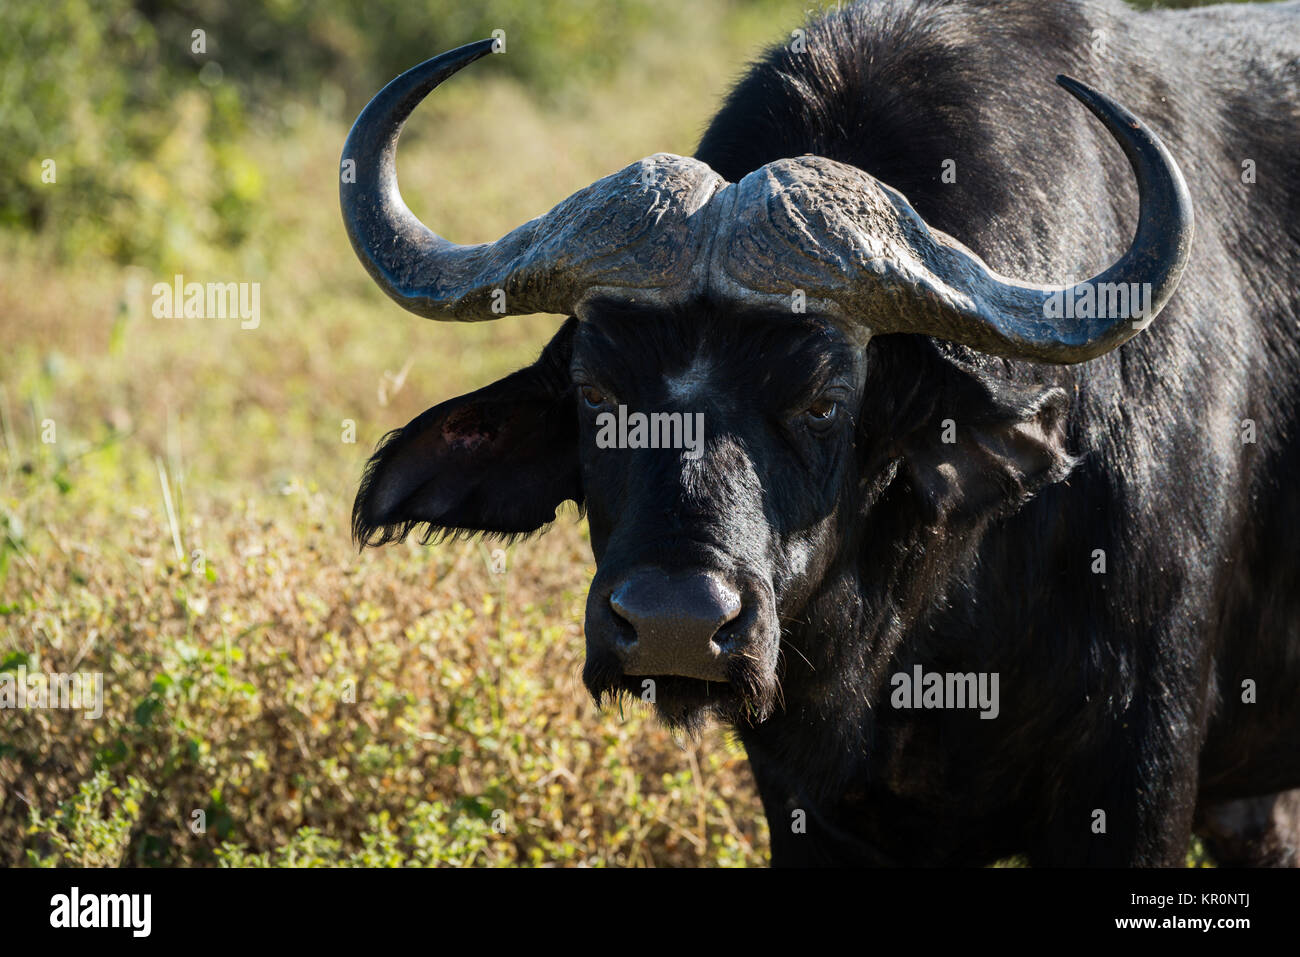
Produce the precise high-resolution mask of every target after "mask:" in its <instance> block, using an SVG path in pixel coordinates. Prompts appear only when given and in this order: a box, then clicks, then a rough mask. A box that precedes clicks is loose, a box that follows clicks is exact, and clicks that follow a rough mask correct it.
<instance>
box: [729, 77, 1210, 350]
mask: <svg viewBox="0 0 1300 957" xmlns="http://www.w3.org/2000/svg"><path fill="white" fill-rule="evenodd" d="M1057 82H1058V83H1059V84H1060V85H1061V86H1063V87H1065V89H1067V90H1068V91H1069V92H1070V93H1072V94H1073V95H1074V96H1075V97H1076V98H1078V99H1079V100H1081V101H1082V102H1083V104H1084V105H1085V106H1087V107H1088V109H1090V110H1091V111H1092V112H1093V113H1094V114H1095V115H1096V116H1097V118H1098V119H1100V120H1101V121H1102V123H1103V124H1104V125H1105V126H1106V129H1107V130H1109V131H1110V134H1111V135H1112V136H1113V137H1114V138H1115V139H1116V141H1117V142H1118V143H1119V145H1120V147H1121V148H1122V149H1123V150H1124V153H1125V155H1126V156H1127V157H1128V159H1129V163H1130V165H1131V166H1132V167H1133V171H1134V173H1135V174H1136V175H1137V182H1138V198H1139V212H1138V226H1137V233H1136V235H1135V236H1134V239H1133V242H1132V244H1131V246H1130V247H1129V249H1128V251H1127V252H1126V253H1125V254H1124V255H1123V256H1122V257H1121V258H1120V259H1119V261H1118V262H1116V263H1115V264H1114V265H1113V266H1111V267H1110V268H1109V269H1107V270H1105V271H1104V272H1102V273H1100V274H1099V275H1097V276H1094V277H1093V278H1091V279H1087V280H1084V281H1083V282H1080V283H1075V284H1073V285H1068V286H1040V285H1034V284H1030V283H1022V282H1018V281H1016V280H1013V279H1008V278H1006V277H1003V276H1000V275H998V274H997V273H996V272H994V271H993V270H992V269H990V268H989V267H988V266H987V265H985V263H984V262H983V260H981V259H980V258H979V257H978V256H976V255H975V253H973V252H971V251H970V250H969V249H967V248H966V247H965V246H963V245H962V244H961V243H959V242H958V241H957V240H955V239H953V238H952V237H951V236H948V235H946V234H944V233H942V232H940V231H938V230H932V229H930V227H929V226H927V225H926V223H925V222H924V220H922V219H921V217H920V216H919V215H918V214H917V213H916V211H915V210H914V209H912V207H911V205H909V204H908V202H907V200H906V199H904V198H903V196H902V195H901V194H900V193H898V192H897V191H896V190H894V189H892V188H890V187H888V186H886V185H885V184H883V183H880V182H879V181H878V180H876V179H875V178H873V177H871V176H870V175H868V174H866V173H864V172H862V171H861V170H858V169H856V168H854V167H850V166H845V165H844V164H841V163H836V162H834V161H832V160H827V159H823V158H821V157H815V156H804V157H799V158H798V159H790V160H778V161H776V162H774V163H770V164H768V165H767V166H764V167H763V168H761V169H759V170H756V171H755V172H753V173H750V174H749V175H748V176H746V177H745V178H744V179H743V180H741V182H740V183H738V184H736V187H735V191H736V197H735V201H734V205H733V207H732V210H733V211H732V212H731V214H730V215H729V216H728V217H727V220H728V222H727V226H726V228H725V230H724V233H725V235H724V236H722V237H720V239H719V243H718V246H717V248H716V250H715V255H716V259H715V262H714V266H713V269H712V274H711V276H710V284H711V286H712V287H713V289H714V290H715V291H716V293H718V294H720V295H724V296H727V297H729V298H747V299H749V300H751V301H752V300H759V301H766V302H767V304H769V305H776V304H777V303H779V302H782V301H784V302H787V303H788V301H789V295H790V290H791V289H794V288H798V289H801V290H803V291H804V294H805V296H806V297H807V299H808V300H810V301H813V302H816V303H818V306H819V307H820V308H822V309H824V310H825V311H827V312H828V313H830V314H832V315H835V316H837V317H838V318H840V319H841V320H842V321H843V322H844V323H845V324H846V325H849V326H858V327H862V326H865V327H866V328H865V330H863V331H865V332H866V333H868V334H870V335H880V334H884V333H890V332H914V333H924V334H927V335H933V336H936V337H938V338H941V339H949V340H952V341H954V342H960V343H963V344H965V345H968V346H971V347H972V348H975V349H978V350H980V351H981V352H986V353H991V354H994V355H1000V356H1005V357H1007V358H1021V359H1036V360H1041V361H1047V362H1055V363H1072V362H1082V361H1084V360H1086V359H1091V358H1094V357H1096V356H1099V355H1101V354H1103V353H1105V352H1108V351H1109V350H1111V349H1114V348H1115V347H1116V346H1118V345H1120V344H1121V343H1123V342H1125V341H1127V340H1128V339H1129V338H1131V337H1132V336H1134V335H1136V334H1137V332H1138V331H1140V330H1141V329H1143V328H1145V327H1146V325H1147V323H1149V322H1150V320H1151V319H1152V318H1154V317H1155V315H1156V313H1158V312H1159V311H1160V310H1161V308H1163V307H1164V305H1165V303H1166V302H1168V300H1169V297H1170V296H1171V295H1172V294H1173V291H1174V288H1175V287H1176V286H1177V284H1178V280H1179V277H1180V276H1181V275H1182V271H1183V267H1184V266H1185V265H1186V264H1187V258H1188V255H1189V253H1190V250H1191V241H1192V205H1191V199H1190V197H1189V196H1188V193H1187V185H1186V183H1184V182H1183V176H1182V173H1181V172H1179V169H1178V165H1177V164H1176V163H1175V162H1174V160H1173V157H1172V156H1170V155H1169V152H1168V151H1167V150H1166V149H1165V147H1164V145H1163V144H1162V143H1161V142H1160V140H1159V139H1158V138H1157V137H1156V135H1155V133H1154V132H1152V131H1151V129H1150V128H1149V127H1147V126H1146V125H1145V124H1143V123H1142V122H1140V121H1139V120H1138V119H1137V118H1136V117H1135V116H1134V115H1133V114H1132V113H1130V112H1129V111H1128V110H1126V109H1125V108H1124V107H1122V106H1120V105H1119V104H1118V103H1116V102H1115V101H1113V100H1111V99H1110V98H1109V97H1106V96H1104V95H1102V94H1101V93H1098V92H1097V91H1096V90H1093V89H1091V88H1090V87H1088V86H1085V85H1084V84H1083V83H1080V82H1079V81H1078V80H1074V79H1071V78H1069V77H1065V76H1058V77H1057ZM1121 289H1122V291H1123V294H1124V300H1123V302H1124V303H1125V304H1126V305H1127V306H1130V307H1133V308H1119V309H1115V310H1108V309H1106V308H1103V307H1105V306H1107V305H1109V304H1111V303H1114V304H1118V303H1119V302H1120V300H1119V299H1118V293H1119V292H1120V290H1121ZM1147 290H1149V296H1143V297H1141V300H1140V301H1141V302H1142V304H1143V305H1145V306H1146V308H1145V309H1144V310H1143V311H1142V312H1141V314H1140V315H1139V314H1138V312H1137V308H1136V304H1134V303H1132V301H1131V299H1132V297H1131V296H1130V293H1132V292H1134V291H1138V292H1145V291H1147ZM1089 294H1090V295H1091V297H1092V301H1093V303H1094V304H1095V305H1096V308H1095V309H1094V310H1093V312H1094V315H1093V316H1092V317H1087V318H1061V316H1062V315H1063V314H1065V313H1066V311H1067V310H1065V309H1061V308H1060V307H1061V306H1062V305H1064V303H1065V301H1066V300H1069V301H1070V303H1071V306H1072V305H1073V304H1074V303H1076V302H1078V301H1079V300H1080V297H1083V296H1085V295H1089ZM1107 296H1116V298H1114V299H1109V300H1106V301H1103V299H1105V297H1107ZM1069 311H1074V310H1072V309H1071V310H1069ZM1111 311H1113V312H1115V313H1117V314H1115V315H1107V314H1106V313H1107V312H1111ZM1134 318H1137V319H1139V320H1140V321H1137V322H1134V321H1133V319H1134Z"/></svg>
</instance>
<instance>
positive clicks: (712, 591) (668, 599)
mask: <svg viewBox="0 0 1300 957" xmlns="http://www.w3.org/2000/svg"><path fill="white" fill-rule="evenodd" d="M609 603H610V606H611V607H612V608H613V609H614V613H615V614H616V615H618V616H619V617H620V618H622V619H623V620H624V621H626V622H627V623H628V624H630V625H631V626H632V630H633V631H634V632H635V635H636V638H635V640H634V641H631V642H626V641H625V642H623V643H622V644H621V647H620V648H619V649H618V651H619V655H620V657H621V658H622V659H623V670H624V673H626V674H630V675H638V674H639V675H684V676H686V677H691V678H701V679H704V680H707V681H725V680H726V671H727V658H728V655H729V651H728V647H727V645H728V642H727V641H726V639H725V636H721V635H719V629H721V628H722V627H723V626H724V625H726V624H727V623H728V622H730V621H733V620H735V619H736V618H737V617H738V616H739V615H740V596H739V595H738V594H737V593H736V591H735V589H733V588H732V587H731V586H730V585H728V584H727V583H726V582H724V581H723V580H722V579H721V578H719V577H718V576H717V575H716V574H714V573H712V572H687V573H678V574H670V573H668V572H665V571H662V570H659V569H642V570H640V571H637V572H634V573H632V574H631V575H629V576H628V577H627V578H626V579H624V580H623V581H622V582H621V583H620V584H619V585H618V587H617V588H615V589H614V591H613V593H612V594H611V595H610V596H609Z"/></svg>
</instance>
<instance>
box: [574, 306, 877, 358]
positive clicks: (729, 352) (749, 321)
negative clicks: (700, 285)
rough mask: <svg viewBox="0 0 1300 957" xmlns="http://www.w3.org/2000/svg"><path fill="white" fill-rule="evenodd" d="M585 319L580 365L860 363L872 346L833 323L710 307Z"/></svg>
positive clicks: (613, 309)
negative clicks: (593, 359)
mask: <svg viewBox="0 0 1300 957" xmlns="http://www.w3.org/2000/svg"><path fill="white" fill-rule="evenodd" d="M577 315H578V318H579V320H580V322H579V324H578V328H577V331H576V335H575V339H574V352H575V357H576V356H580V355H583V354H596V355H601V354H609V353H614V354H621V355H623V356H625V357H636V358H637V359H639V360H642V361H648V360H650V359H658V360H660V361H674V360H675V361H686V360H690V361H694V360H696V359H698V358H699V357H700V356H702V355H709V354H713V355H716V356H717V357H719V358H726V357H728V356H734V357H738V358H744V359H746V360H753V359H754V358H757V357H763V356H770V357H771V358H773V359H778V360H779V359H785V360H788V361H789V362H791V363H798V362H799V361H800V360H807V361H823V362H824V361H826V360H827V359H828V358H830V359H834V360H837V361H845V362H853V361H854V360H855V359H856V358H857V357H859V356H860V355H861V353H862V352H863V348H864V345H865V344H864V343H862V342H860V341H859V340H858V338H857V337H855V336H853V335H852V334H851V333H850V332H849V331H847V330H845V329H844V328H843V326H842V325H841V324H840V323H839V322H838V321H837V320H835V319H834V318H831V317H827V316H823V315H818V314H815V313H807V312H799V311H796V310H793V309H792V310H790V311H782V310H776V309H771V308H754V307H745V306H740V305H732V304H723V303H717V302H712V301H708V300H703V299H701V300H696V301H694V302H690V303H686V304H682V305H673V306H663V305H659V304H654V303H645V302H638V301H636V300H634V299H631V298H628V299H621V298H619V299H616V298H602V299H597V300H594V301H591V302H588V303H584V304H583V306H582V307H581V308H580V309H579V310H578V311H577Z"/></svg>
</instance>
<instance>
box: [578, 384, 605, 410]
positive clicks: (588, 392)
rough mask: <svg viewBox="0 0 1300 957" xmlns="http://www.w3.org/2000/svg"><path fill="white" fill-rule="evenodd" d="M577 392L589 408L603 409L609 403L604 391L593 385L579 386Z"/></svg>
mask: <svg viewBox="0 0 1300 957" xmlns="http://www.w3.org/2000/svg"><path fill="white" fill-rule="evenodd" d="M578 392H579V393H580V394H581V395H582V401H583V402H585V403H586V404H587V407H588V408H590V409H603V408H604V407H605V406H606V405H608V404H609V399H608V398H607V397H606V396H605V393H603V392H601V391H600V390H599V389H597V388H596V387H595V386H594V385H584V386H579V388H578Z"/></svg>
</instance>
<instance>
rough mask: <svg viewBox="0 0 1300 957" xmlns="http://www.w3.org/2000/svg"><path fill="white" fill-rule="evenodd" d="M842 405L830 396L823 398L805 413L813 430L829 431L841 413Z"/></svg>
mask: <svg viewBox="0 0 1300 957" xmlns="http://www.w3.org/2000/svg"><path fill="white" fill-rule="evenodd" d="M839 410H840V404H839V403H838V402H836V401H835V400H834V399H833V398H831V397H830V396H825V395H824V396H822V397H821V398H820V399H818V400H817V401H816V402H814V403H813V404H812V405H810V406H808V408H807V409H806V410H805V411H804V417H805V418H806V419H807V422H808V425H809V426H810V427H812V428H813V429H828V428H830V425H831V423H832V422H834V421H835V416H836V415H837V414H838V413H839Z"/></svg>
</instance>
